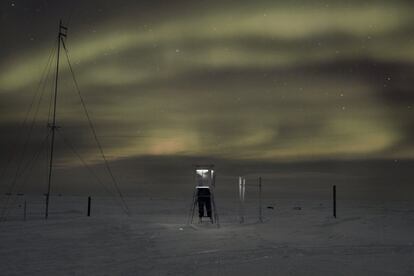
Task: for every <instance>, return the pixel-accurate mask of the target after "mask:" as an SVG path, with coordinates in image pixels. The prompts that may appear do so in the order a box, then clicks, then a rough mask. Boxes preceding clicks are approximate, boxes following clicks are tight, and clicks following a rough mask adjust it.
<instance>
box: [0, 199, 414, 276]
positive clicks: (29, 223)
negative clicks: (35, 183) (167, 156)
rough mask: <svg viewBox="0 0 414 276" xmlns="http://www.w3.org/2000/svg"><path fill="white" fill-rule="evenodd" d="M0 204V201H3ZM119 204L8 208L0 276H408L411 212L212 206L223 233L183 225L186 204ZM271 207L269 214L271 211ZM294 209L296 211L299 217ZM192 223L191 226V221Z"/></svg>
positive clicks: (1, 231) (402, 204) (413, 250)
mask: <svg viewBox="0 0 414 276" xmlns="http://www.w3.org/2000/svg"><path fill="white" fill-rule="evenodd" d="M4 200H5V198H4V197H3V198H2V201H4ZM126 200H127V202H128V204H129V207H130V209H131V216H126V215H125V214H124V213H122V210H121V208H120V207H119V204H118V202H116V201H113V200H110V199H108V198H103V197H100V198H99V197H96V198H95V197H94V198H93V199H92V216H91V217H87V216H86V203H87V197H86V196H85V197H66V196H61V197H59V196H55V197H53V198H52V199H51V212H50V217H49V220H48V221H45V220H44V219H42V216H43V214H42V212H43V208H44V206H43V205H42V199H41V198H33V197H32V198H26V201H27V220H26V221H23V204H22V203H23V197H20V198H19V199H18V200H17V201H16V202H14V203H13V208H11V209H10V212H9V213H8V216H7V220H6V221H3V222H2V223H1V224H0V244H1V245H0V274H1V275H210V276H211V275H414V204H413V203H412V202H408V201H388V202H378V201H377V202H375V201H350V200H339V201H338V218H336V219H335V218H333V217H332V210H331V201H328V200H298V199H269V198H266V199H264V200H263V216H264V222H263V223H259V222H258V205H257V200H253V199H252V200H250V201H248V202H247V206H246V221H245V223H244V224H240V223H239V219H238V203H237V201H236V200H234V199H227V200H226V199H223V198H218V199H217V207H218V211H219V215H220V222H221V227H220V228H216V227H215V226H213V225H211V224H209V223H203V224H202V225H200V224H194V225H187V224H186V222H187V218H188V213H189V208H190V205H191V198H190V199H185V200H183V199H167V198H163V199H161V198H158V199H150V198H138V197H137V198H127V199H126ZM270 206H272V207H273V209H271V208H268V207H270ZM299 207H300V208H299ZM195 221H196V220H195Z"/></svg>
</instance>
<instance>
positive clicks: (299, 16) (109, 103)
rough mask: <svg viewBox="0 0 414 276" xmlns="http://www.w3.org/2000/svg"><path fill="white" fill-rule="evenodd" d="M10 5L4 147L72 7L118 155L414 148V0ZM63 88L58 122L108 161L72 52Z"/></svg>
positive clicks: (342, 153) (249, 155)
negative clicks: (77, 90) (91, 128)
mask: <svg viewBox="0 0 414 276" xmlns="http://www.w3.org/2000/svg"><path fill="white" fill-rule="evenodd" d="M0 7H1V10H0V13H1V27H0V30H1V34H2V46H1V49H0V58H1V59H0V112H1V117H0V130H1V132H2V137H1V140H0V142H1V144H0V147H2V148H3V149H6V148H7V147H8V146H7V145H8V143H10V142H11V141H13V139H14V138H13V137H14V135H15V132H16V128H15V125H18V124H19V123H20V122H21V121H22V120H23V117H24V114H25V111H26V109H27V106H28V104H29V100H30V97H31V95H32V94H33V91H34V89H35V87H36V85H37V84H38V82H39V80H40V78H41V75H42V70H43V68H44V66H45V65H46V63H47V60H48V56H49V54H50V52H51V49H52V48H53V46H55V36H56V31H57V22H58V20H59V18H62V19H63V23H64V24H66V25H67V26H68V27H69V32H68V37H67V40H66V43H67V45H68V48H69V51H70V56H71V60H72V63H73V67H74V70H75V73H76V76H77V79H78V82H79V85H80V87H81V90H82V93H83V95H84V97H85V101H86V103H87V105H88V107H89V109H90V112H91V116H92V118H93V120H94V122H95V123H96V125H97V131H98V133H99V135H100V138H101V140H102V144H103V145H104V148H105V150H106V152H107V154H108V156H109V158H110V159H111V160H117V159H123V158H133V157H140V156H187V157H191V156H204V157H212V158H223V159H231V160H262V161H278V162H284V161H306V160H310V161H317V160H326V159H329V160H330V159H333V160H347V159H352V160H354V159H390V160H400V159H411V158H413V157H414V142H413V141H414V132H413V129H414V116H413V109H414V94H413V91H412V87H413V84H414V74H413V73H414V19H413V17H412V14H413V13H414V5H413V4H412V3H411V2H410V1H402V0H397V1H384V0H382V1H380V0H370V1H321V0H315V1H304V0H303V1H301V0H297V1H168V2H165V1H148V2H147V3H138V2H137V1H65V2H64V1H46V0H42V1H40V0H39V1H18V0H16V1H2V3H1V6H0ZM52 71H53V69H52ZM52 73H53V72H52ZM51 76H52V74H51ZM51 85H52V84H49V86H50V87H49V86H47V87H46V91H49V92H50V90H51V88H52V86H51ZM47 89H49V90H47ZM59 89H60V93H61V94H60V95H61V96H60V98H59V102H58V105H59V111H58V116H59V117H58V118H59V119H58V123H60V124H61V125H62V126H63V129H65V126H66V130H67V131H66V130H65V131H66V132H67V135H68V136H69V137H71V138H72V139H73V140H74V143H75V144H76V145H77V146H78V147H79V148H80V152H81V153H82V154H83V155H84V156H85V158H86V159H89V160H95V155H96V151H93V150H92V149H91V147H92V145H91V143H92V141H91V139H90V136H88V135H89V134H87V130H86V123H85V119H84V117H82V113H81V112H80V111H81V110H80V109H79V108H80V107H78V105H79V103H78V102H77V99H76V97H75V96H76V95H75V94H74V93H72V92H71V90H73V84H72V83H71V79H70V75H69V71H68V68H67V66H65V65H64V60H63V61H62V71H61V79H60V87H59ZM49 92H47V93H49ZM45 97H46V98H47V96H45ZM46 106H47V104H43V105H42V106H41V108H40V113H39V114H43V115H39V116H40V117H39V118H40V119H39V124H38V125H37V126H36V127H37V129H42V128H44V124H42V122H41V121H42V119H41V116H47V112H44V113H42V112H43V111H42V110H46ZM61 159H66V161H68V162H71V161H74V162H76V161H75V160H76V159H73V156H72V155H70V154H68V155H65V153H62V155H61Z"/></svg>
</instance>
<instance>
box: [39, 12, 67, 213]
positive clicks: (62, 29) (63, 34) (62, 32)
mask: <svg viewBox="0 0 414 276" xmlns="http://www.w3.org/2000/svg"><path fill="white" fill-rule="evenodd" d="M67 30H68V29H67V28H66V27H65V26H63V25H62V20H60V21H59V33H58V37H57V40H58V46H57V47H58V48H57V59H56V75H55V93H54V101H53V119H52V124H49V125H48V127H49V128H50V130H51V131H52V140H51V143H50V160H49V177H48V184H47V194H46V211H45V219H47V218H48V215H49V199H50V189H51V186H52V167H53V150H54V146H55V132H56V129H57V128H58V126H57V125H56V103H57V92H58V80H59V57H60V43H61V41H62V39H63V38H64V37H66V33H67Z"/></svg>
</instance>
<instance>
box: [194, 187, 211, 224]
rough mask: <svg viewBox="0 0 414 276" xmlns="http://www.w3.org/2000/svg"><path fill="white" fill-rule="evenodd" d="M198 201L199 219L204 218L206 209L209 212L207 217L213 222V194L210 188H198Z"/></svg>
mask: <svg viewBox="0 0 414 276" xmlns="http://www.w3.org/2000/svg"><path fill="white" fill-rule="evenodd" d="M197 199H198V217H199V218H200V222H201V218H202V217H204V207H205V209H206V211H207V217H209V218H210V220H211V221H213V217H212V214H211V193H210V189H209V188H198V189H197Z"/></svg>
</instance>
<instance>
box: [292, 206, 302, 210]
mask: <svg viewBox="0 0 414 276" xmlns="http://www.w3.org/2000/svg"><path fill="white" fill-rule="evenodd" d="M293 210H302V207H299V206H295V207H293Z"/></svg>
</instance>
